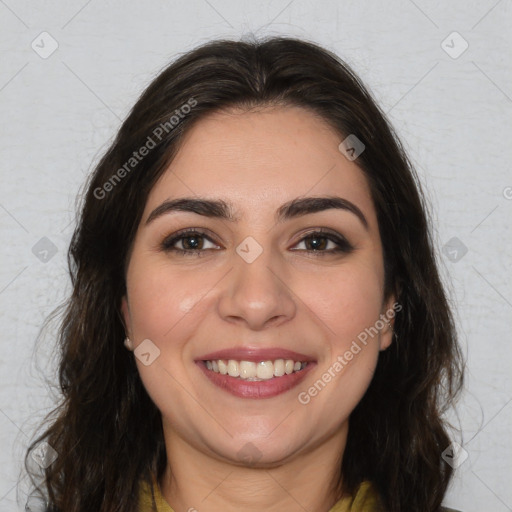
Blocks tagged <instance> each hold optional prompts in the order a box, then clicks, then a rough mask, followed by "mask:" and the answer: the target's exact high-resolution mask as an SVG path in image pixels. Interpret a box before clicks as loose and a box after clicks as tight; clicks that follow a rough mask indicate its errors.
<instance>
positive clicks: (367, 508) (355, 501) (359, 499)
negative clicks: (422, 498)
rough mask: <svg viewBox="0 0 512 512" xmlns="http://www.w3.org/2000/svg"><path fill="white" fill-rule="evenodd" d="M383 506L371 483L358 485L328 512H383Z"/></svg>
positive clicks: (449, 510)
mask: <svg viewBox="0 0 512 512" xmlns="http://www.w3.org/2000/svg"><path fill="white" fill-rule="evenodd" d="M384 510H385V509H384V506H383V503H382V500H381V499H380V497H379V493H378V492H377V490H376V489H375V487H374V486H373V485H372V483H371V482H368V481H365V482H362V483H361V484H360V486H359V487H358V489H357V491H356V493H355V495H354V496H353V497H352V498H344V499H341V500H340V501H338V503H336V505H335V506H334V507H333V508H332V509H331V510H330V511H329V512H383V511H384ZM440 512H462V511H460V510H456V509H454V508H448V507H441V510H440Z"/></svg>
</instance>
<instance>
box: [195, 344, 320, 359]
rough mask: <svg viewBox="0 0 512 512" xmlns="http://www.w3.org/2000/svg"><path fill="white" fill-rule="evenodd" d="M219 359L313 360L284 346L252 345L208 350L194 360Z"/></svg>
mask: <svg viewBox="0 0 512 512" xmlns="http://www.w3.org/2000/svg"><path fill="white" fill-rule="evenodd" d="M219 359H224V360H226V359H227V360H229V359H234V360H235V361H253V362H255V363H257V362H258V361H274V360H276V359H293V360H294V361H295V362H297V361H301V362H314V361H315V359H314V358H313V357H310V356H307V355H305V354H300V353H298V352H294V351H293V350H288V349H285V348H277V347H276V348H252V347H233V348H226V349H223V350H217V351H215V352H210V353H208V354H205V355H204V356H201V357H198V358H197V359H196V361H217V360H219Z"/></svg>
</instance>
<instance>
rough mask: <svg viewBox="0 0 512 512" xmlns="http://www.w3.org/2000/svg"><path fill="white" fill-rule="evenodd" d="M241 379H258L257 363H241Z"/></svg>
mask: <svg viewBox="0 0 512 512" xmlns="http://www.w3.org/2000/svg"><path fill="white" fill-rule="evenodd" d="M240 377H242V379H251V378H253V377H256V363H254V362H252V361H240Z"/></svg>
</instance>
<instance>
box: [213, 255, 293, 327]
mask: <svg viewBox="0 0 512 512" xmlns="http://www.w3.org/2000/svg"><path fill="white" fill-rule="evenodd" d="M268 252H269V251H263V253H262V254H261V255H260V256H259V257H258V258H257V259H256V260H255V261H253V262H252V263H248V262H247V261H244V259H243V258H241V257H239V256H238V254H235V255H234V258H233V259H234V268H233V269H232V270H231V272H229V274H228V275H227V276H226V283H225V289H224V290H223V292H222V294H221V295H220V298H219V301H218V312H219V315H220V316H221V317H222V318H223V319H224V320H225V321H227V322H230V323H238V324H245V326H246V327H248V328H250V329H251V330H263V329H265V328H266V327H268V326H270V325H272V326H274V327H277V326H279V325H281V324H283V323H285V322H287V321H289V320H291V319H292V318H293V317H294V316H295V314H296V310H297V304H296V301H295V298H294V294H293V291H292V289H291V287H290V283H289V279H287V275H286V273H285V271H284V269H283V267H282V266H280V265H278V264H277V263H278V262H275V261H274V262H273V264H271V263H272V261H271V258H270V255H267V253H268Z"/></svg>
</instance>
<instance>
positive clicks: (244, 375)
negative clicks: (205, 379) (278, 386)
mask: <svg viewBox="0 0 512 512" xmlns="http://www.w3.org/2000/svg"><path fill="white" fill-rule="evenodd" d="M203 363H204V365H205V366H206V368H207V369H208V370H209V371H211V372H213V373H217V374H220V375H229V376H230V377H234V378H238V379H241V380H245V381H249V382H258V381H265V380H270V379H274V378H279V377H284V376H285V375H291V374H293V373H298V372H300V371H302V370H304V368H306V367H307V365H308V362H307V361H294V360H293V359H275V360H273V361H272V360H267V361H258V362H255V361H244V360H241V361H238V360H235V359H214V360H203Z"/></svg>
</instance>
